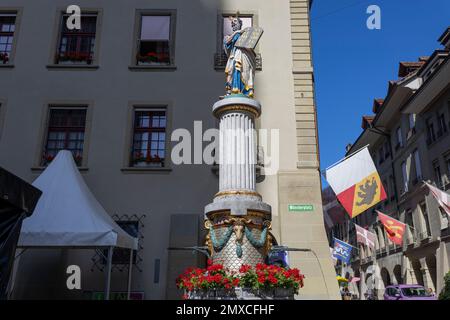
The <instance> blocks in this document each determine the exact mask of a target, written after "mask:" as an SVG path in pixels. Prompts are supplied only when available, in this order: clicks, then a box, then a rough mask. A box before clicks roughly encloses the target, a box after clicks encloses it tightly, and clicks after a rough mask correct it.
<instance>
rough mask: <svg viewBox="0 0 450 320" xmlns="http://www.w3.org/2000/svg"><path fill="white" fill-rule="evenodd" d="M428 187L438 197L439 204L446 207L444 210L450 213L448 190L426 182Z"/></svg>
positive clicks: (443, 207)
mask: <svg viewBox="0 0 450 320" xmlns="http://www.w3.org/2000/svg"><path fill="white" fill-rule="evenodd" d="M424 183H425V184H426V185H427V187H428V188H429V189H430V192H431V194H432V195H433V196H434V197H435V198H436V201H437V202H438V203H439V205H440V206H441V207H442V209H444V211H445V212H446V213H447V214H448V215H450V195H449V194H448V193H447V192H444V191H442V190H439V189H438V188H436V187H435V186H432V185H431V184H429V183H427V182H424Z"/></svg>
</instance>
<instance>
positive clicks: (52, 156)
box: [42, 153, 55, 163]
mask: <svg viewBox="0 0 450 320" xmlns="http://www.w3.org/2000/svg"><path fill="white" fill-rule="evenodd" d="M42 157H43V158H44V160H45V161H46V162H47V163H48V162H51V161H52V160H53V159H54V158H55V156H54V155H51V154H46V153H44V155H43V156H42Z"/></svg>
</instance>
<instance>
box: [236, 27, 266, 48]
mask: <svg viewBox="0 0 450 320" xmlns="http://www.w3.org/2000/svg"><path fill="white" fill-rule="evenodd" d="M263 32H264V30H263V29H262V28H259V27H256V28H247V29H245V30H244V33H243V34H242V35H241V37H240V38H239V39H238V41H236V47H237V48H244V49H252V50H255V48H256V46H257V44H258V42H259V39H260V38H261V36H262V34H263Z"/></svg>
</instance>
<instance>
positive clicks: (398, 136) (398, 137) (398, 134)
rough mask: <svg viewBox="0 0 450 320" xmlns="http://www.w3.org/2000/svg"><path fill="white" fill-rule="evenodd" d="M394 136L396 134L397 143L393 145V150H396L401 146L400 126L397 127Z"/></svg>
mask: <svg viewBox="0 0 450 320" xmlns="http://www.w3.org/2000/svg"><path fill="white" fill-rule="evenodd" d="M396 136H397V145H396V146H395V150H398V149H399V148H401V147H403V139H402V128H401V127H398V128H397V131H396Z"/></svg>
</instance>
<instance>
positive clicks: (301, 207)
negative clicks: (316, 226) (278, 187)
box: [288, 204, 314, 212]
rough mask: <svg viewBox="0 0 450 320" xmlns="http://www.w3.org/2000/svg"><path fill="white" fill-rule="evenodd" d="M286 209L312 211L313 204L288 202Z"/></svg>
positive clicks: (290, 210)
mask: <svg viewBox="0 0 450 320" xmlns="http://www.w3.org/2000/svg"><path fill="white" fill-rule="evenodd" d="M288 210H289V212H306V211H314V206H313V205H312V204H290V205H288Z"/></svg>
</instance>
